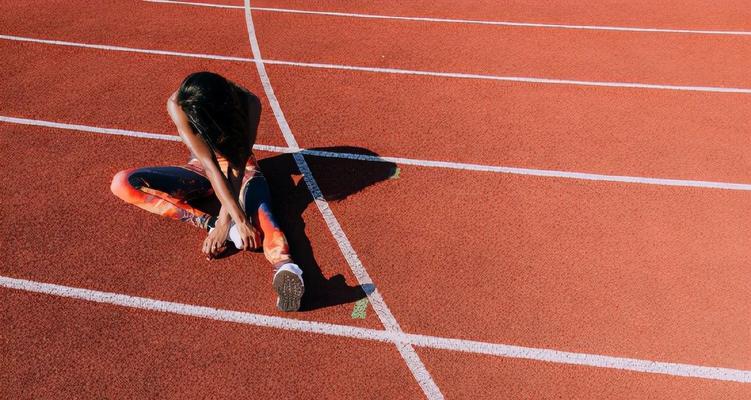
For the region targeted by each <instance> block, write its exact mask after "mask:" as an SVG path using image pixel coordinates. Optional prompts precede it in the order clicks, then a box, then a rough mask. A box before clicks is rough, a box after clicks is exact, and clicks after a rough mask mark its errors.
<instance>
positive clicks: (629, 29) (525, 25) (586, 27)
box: [144, 0, 751, 36]
mask: <svg viewBox="0 0 751 400" xmlns="http://www.w3.org/2000/svg"><path fill="white" fill-rule="evenodd" d="M144 1H146V2H148V3H167V4H181V5H189V6H201V7H215V8H236V9H239V8H243V7H242V6H232V5H225V4H211V3H200V2H193V1H174V0H144ZM251 10H255V11H269V12H277V13H289V14H311V15H326V16H332V17H350V18H369V19H386V20H399V21H419V22H439V23H450V24H473V25H495V26H511V27H523V28H554V29H580V30H595V31H618V32H651V33H682V34H698V35H728V36H751V32H749V31H728V30H706V29H670V28H639V27H631V26H604V25H571V24H544V23H536V22H511V21H489V20H477V19H457V18H434V17H408V16H398V15H379V14H363V13H347V12H336V11H313V10H297V9H289V8H273V7H251Z"/></svg>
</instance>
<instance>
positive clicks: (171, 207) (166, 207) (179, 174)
mask: <svg viewBox="0 0 751 400" xmlns="http://www.w3.org/2000/svg"><path fill="white" fill-rule="evenodd" d="M110 189H111V190H112V193H114V194H115V196H117V197H119V198H121V199H123V200H124V201H125V202H127V203H130V204H133V205H136V206H138V207H140V208H142V209H144V210H146V211H150V212H152V213H155V214H158V215H161V216H164V217H168V218H172V219H175V220H178V221H183V222H189V223H191V224H193V225H195V226H197V227H200V228H206V227H207V226H208V224H209V221H210V220H211V219H212V218H213V217H212V216H211V215H209V214H206V213H204V212H203V211H200V210H198V209H196V208H194V207H193V206H191V205H190V204H188V201H190V200H192V199H196V198H201V197H205V196H209V195H211V194H212V193H213V190H212V188H211V183H210V182H209V180H208V178H206V177H205V176H203V175H201V174H199V173H198V172H196V171H194V170H193V169H187V168H184V167H173V166H163V167H145V168H132V169H128V170H124V171H120V172H118V173H117V174H116V175H115V177H114V178H113V179H112V185H111V186H110Z"/></svg>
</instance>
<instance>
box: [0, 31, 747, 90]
mask: <svg viewBox="0 0 751 400" xmlns="http://www.w3.org/2000/svg"><path fill="white" fill-rule="evenodd" d="M0 39H2V40H9V41H19V42H30V43H41V44H49V45H56V46H67V47H82V48H89V49H97V50H105V51H123V52H132V53H143V54H152V55H164V56H175V57H187V58H200V59H212V60H220V61H236V62H247V63H255V64H258V63H263V64H268V65H286V66H292V67H300V68H316V69H331V70H344V71H359V72H370V73H382V74H394V75H408V76H410V75H412V76H432V77H439V78H454V79H478V80H489V81H504V82H518V83H540V84H551V85H571V86H586V87H612V88H627V89H650V90H674V91H688V92H706V93H739V94H751V88H733V87H722V86H691V85H665V84H653V83H636V82H607V81H583V80H572V79H553V78H534V77H523V76H502V75H485V74H469V73H463V72H436V71H422V70H411V69H400V68H381V67H361V66H355V65H341V64H326V63H309V62H298V61H283V60H257V59H253V58H245V57H234V56H222V55H215V54H201V53H186V52H178V51H169V50H151V49H139V48H134V47H124V46H110V45H101V44H89V43H80V42H68V41H63V40H49V39H37V38H29V37H23V36H13V35H0Z"/></svg>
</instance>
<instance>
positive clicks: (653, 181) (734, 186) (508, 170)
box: [0, 115, 751, 191]
mask: <svg viewBox="0 0 751 400" xmlns="http://www.w3.org/2000/svg"><path fill="white" fill-rule="evenodd" d="M0 122H7V123H13V124H21V125H34V126H44V127H48V128H58V129H66V130H74V131H84V132H93V133H103V134H108V135H119V136H132V137H139V138H146V139H158V140H170V141H175V142H179V141H181V140H180V137H179V136H177V135H166V134H161V133H149V132H139V131H130V130H124V129H113V128H100V127H96V126H89V125H78V124H66V123H62V122H52V121H44V120H38V119H28V118H16V117H8V116H3V115H0ZM253 149H255V150H259V151H267V152H271V153H297V152H300V153H302V154H305V155H310V156H316V157H328V158H344V159H351V160H360V161H369V162H391V163H396V164H404V165H414V166H417V167H426V168H444V169H457V170H466V171H477V172H490V173H500V174H512V175H531V176H541V177H548V178H562V179H580V180H588V181H605V182H617V183H631V184H644V185H657V186H679V187H695V188H705V189H723V190H739V191H751V184H746V183H732V182H717V181H698V180H686V179H666V178H650V177H643V176H627V175H603V174H590V173H586V172H571V171H557V170H550V169H532V168H518V167H504V166H495V165H485V164H470V163H460V162H450V161H432V160H420V159H414V158H403V157H388V156H373V155H366V154H353V153H344V152H342V153H340V152H334V151H325V150H315V149H303V148H291V147H282V146H273V145H265V144H256V145H255V146H253Z"/></svg>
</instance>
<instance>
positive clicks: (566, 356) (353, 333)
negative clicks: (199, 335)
mask: <svg viewBox="0 0 751 400" xmlns="http://www.w3.org/2000/svg"><path fill="white" fill-rule="evenodd" d="M0 287H4V288H7V289H14V290H22V291H26V292H32V293H41V294H46V295H51V296H58V297H65V298H72V299H78V300H84V301H90V302H95V303H103V304H111V305H115V306H121V307H128V308H133V309H140V310H148V311H156V312H163V313H170V314H178V315H185V316H191V317H197V318H204V319H210V320H215V321H223V322H231V323H237V324H242V325H249V326H259V327H266V328H275V329H283V330H287V331H296V332H305V333H315V334H321V335H329V336H338V337H347V338H353V339H359V340H368V341H377V342H386V343H393V344H395V345H410V346H418V347H424V348H432V349H440V350H449V351H460V352H465V353H472V354H487V355H490V356H496V357H507V358H517V359H527V360H534V361H544V362H550V363H556V364H569V365H581V366H589V367H596V368H608V369H615V370H625V371H636V372H642V373H649V374H662V375H670V376H679V377H688V378H700V379H711V380H719V381H730V382H740V383H751V371H746V370H738V369H730V368H721V367H706V366H700V365H692V364H679V363H670V362H661V361H651V360H641V359H635V358H624V357H613V356H604V355H598V354H587V353H574V352H567V351H559V350H552V349H544V348H534V347H522V346H513V345H507V344H498V343H488V342H480V341H474V340H464V339H452V338H444V337H437V336H428V335H419V334H411V333H404V332H392V331H384V330H377V329H369V328H359V327H355V326H348V325H337V324H330V323H325V322H317V321H306V320H299V319H292V318H283V317H276V316H270V315H262V314H253V313H249V312H243V311H232V310H223V309H218V308H213V307H205V306H196V305H189V304H183V303H176V302H171V301H164V300H156V299H150V298H147V297H137V296H129V295H125V294H119V293H111V292H101V291H97V290H90V289H82V288H76V287H70V286H63V285H56V284H51V283H43V282H36V281H30V280H26V279H18V278H11V277H7V276H0Z"/></svg>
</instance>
